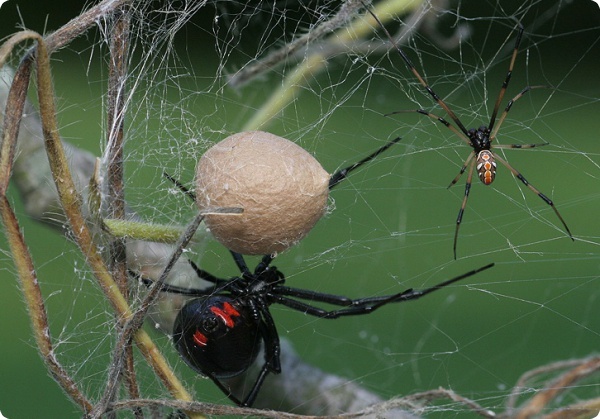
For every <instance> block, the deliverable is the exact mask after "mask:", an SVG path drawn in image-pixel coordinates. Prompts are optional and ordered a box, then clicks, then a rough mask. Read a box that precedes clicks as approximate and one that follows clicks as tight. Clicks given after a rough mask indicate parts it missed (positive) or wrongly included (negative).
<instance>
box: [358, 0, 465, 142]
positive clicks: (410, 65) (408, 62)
mask: <svg viewBox="0 0 600 419" xmlns="http://www.w3.org/2000/svg"><path fill="white" fill-rule="evenodd" d="M363 5H364V6H365V8H366V9H367V12H369V14H370V15H371V16H373V18H374V19H375V21H376V22H377V24H378V25H379V27H381V29H382V30H383V32H384V33H385V34H386V36H387V37H388V39H389V40H390V43H391V44H392V46H393V47H394V48H395V49H396V51H398V54H400V57H402V59H403V60H404V62H405V63H406V66H407V67H408V69H409V70H410V71H411V72H412V73H413V74H414V76H415V77H416V78H417V80H419V83H421V85H422V86H423V87H424V88H425V90H427V93H429V94H430V95H431V97H432V98H433V100H434V101H435V102H437V104H438V105H440V107H441V108H442V109H444V111H446V113H447V114H448V116H450V118H451V119H452V120H453V121H454V123H455V124H456V125H457V126H458V128H460V130H461V131H462V132H463V134H464V135H468V130H467V128H465V126H464V125H463V123H462V122H461V121H460V119H458V116H456V114H455V113H454V112H453V111H452V109H450V107H448V105H446V103H445V102H444V101H443V100H442V99H441V98H440V97H439V96H438V95H437V93H435V92H434V91H433V89H432V88H431V87H430V86H429V85H428V84H427V82H426V81H425V79H424V78H423V77H422V76H421V74H419V72H418V71H417V69H416V67H415V66H414V65H413V63H412V61H411V60H410V58H408V55H406V54H405V53H404V51H403V50H402V48H400V46H399V45H398V44H396V42H394V39H393V38H392V36H391V35H390V33H389V32H388V30H387V29H386V28H385V26H383V23H381V21H380V20H379V18H378V17H377V16H376V15H375V13H373V12H372V11H371V9H370V8H369V7H368V6H367V5H365V4H364V3H363Z"/></svg>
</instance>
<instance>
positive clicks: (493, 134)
mask: <svg viewBox="0 0 600 419" xmlns="http://www.w3.org/2000/svg"><path fill="white" fill-rule="evenodd" d="M546 87H547V86H543V85H540V86H526V87H525V88H524V89H523V90H521V91H520V92H519V93H518V94H517V95H516V96H515V97H513V98H512V99H511V100H509V101H508V103H507V104H506V108H504V112H502V115H500V119H498V125H496V126H495V127H494V128H493V129H492V125H490V126H489V129H490V130H491V134H490V142H492V141H494V140H495V139H496V135H497V134H498V130H499V129H500V127H501V126H502V123H503V122H504V120H505V119H506V115H508V112H509V111H510V109H511V108H512V106H513V105H514V103H515V102H516V101H517V100H519V99H521V98H522V97H523V95H525V93H527V92H529V91H530V90H532V89H545V88H546ZM494 111H495V112H497V109H494ZM493 117H494V118H495V115H493Z"/></svg>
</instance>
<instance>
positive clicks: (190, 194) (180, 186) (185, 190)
mask: <svg viewBox="0 0 600 419" xmlns="http://www.w3.org/2000/svg"><path fill="white" fill-rule="evenodd" d="M163 176H164V177H166V178H167V179H168V180H170V181H171V182H173V184H174V185H175V186H177V188H178V189H179V190H180V191H181V192H183V193H184V194H186V195H187V196H188V197H189V198H190V199H191V200H192V201H194V202H196V194H195V193H194V192H192V191H190V190H189V189H188V188H187V187H186V186H185V185H184V184H183V183H181V182H180V181H178V180H177V179H175V178H174V177H173V176H171V175H170V174H168V173H167V172H163Z"/></svg>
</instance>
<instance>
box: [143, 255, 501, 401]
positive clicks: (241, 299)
mask: <svg viewBox="0 0 600 419" xmlns="http://www.w3.org/2000/svg"><path fill="white" fill-rule="evenodd" d="M231 254H232V255H233V258H234V260H235V262H236V264H237V266H238V268H239V269H240V272H241V275H240V276H238V277H234V278H230V279H220V278H217V277H215V276H214V275H212V274H210V273H208V272H206V271H204V270H202V269H200V268H198V267H197V266H196V265H195V264H194V263H193V262H190V264H191V266H192V267H193V268H194V270H195V271H196V273H197V274H198V276H199V277H200V278H201V279H204V280H206V281H208V282H211V283H212V284H213V285H212V286H210V287H208V288H205V289H201V290H194V289H187V288H180V287H175V286H172V285H168V284H163V286H162V291H165V292H170V293H177V294H183V295H188V296H192V297H196V298H193V299H191V300H190V301H188V302H187V303H186V304H185V305H184V306H183V308H182V309H181V310H180V312H179V314H178V315H177V318H176V320H175V326H174V329H173V341H174V344H175V347H176V348H177V350H178V351H179V353H180V355H181V356H182V358H183V359H184V360H185V362H186V363H187V364H188V365H189V366H190V367H192V368H193V369H194V370H195V371H197V372H198V373H200V374H202V375H205V376H207V377H209V378H210V379H211V380H213V382H214V383H215V384H216V385H217V386H218V387H219V388H220V389H221V390H222V391H223V392H224V393H225V394H227V396H228V397H229V398H230V399H231V400H232V401H234V402H235V403H236V404H238V405H241V406H250V405H252V403H253V402H254V400H255V399H256V396H257V395H258V392H259V390H260V387H261V385H262V383H263V381H264V379H265V378H266V376H267V375H268V374H269V373H273V374H278V373H280V372H281V362H280V358H279V356H280V351H281V347H280V342H279V334H278V333H277V328H276V326H275V322H274V320H273V317H272V316H271V313H270V311H269V306H270V305H271V304H274V303H278V304H282V305H285V306H287V307H289V308H292V309H294V310H297V311H300V312H302V313H305V314H308V315H311V316H315V317H320V318H325V319H336V318H339V317H342V316H352V315H362V314H368V313H371V312H373V311H374V310H376V309H378V308H380V307H382V306H384V305H386V304H389V303H399V302H403V301H409V300H416V299H418V298H420V297H423V296H424V295H427V294H429V293H431V292H433V291H436V290H438V289H441V288H443V287H445V286H448V285H450V284H453V283H455V282H457V281H459V280H461V279H464V278H466V277H468V276H471V275H474V274H476V273H478V272H481V271H483V270H485V269H488V268H490V267H492V264H490V265H487V266H484V267H482V268H479V269H476V270H473V271H470V272H468V273H466V274H463V275H460V276H457V277H455V278H452V279H450V280H447V281H444V282H442V283H440V284H438V285H435V286H433V287H430V288H426V289H424V290H413V289H408V290H405V291H402V292H399V293H397V294H393V295H386V296H377V297H367V298H359V299H355V300H353V299H350V298H348V297H344V296H339V295H334V294H324V293H320V292H314V291H310V290H303V289H298V288H291V287H288V286H285V285H284V282H285V277H284V275H283V273H281V272H280V271H279V270H278V269H277V268H276V267H275V266H270V263H271V261H272V257H271V256H264V257H263V259H262V261H261V262H260V263H259V264H258V265H257V267H256V268H255V270H254V272H251V271H250V270H249V269H248V266H247V265H246V262H245V260H244V258H243V256H242V255H240V254H238V253H235V252H231ZM142 280H143V281H144V282H145V283H146V285H151V284H152V281H151V280H148V279H146V278H142ZM301 300H304V301H301ZM305 301H306V302H305ZM315 302H316V303H325V304H331V305H334V306H338V307H339V308H337V309H334V310H331V311H329V310H325V309H322V308H319V307H316V306H314V305H312V304H313V303H315ZM262 345H264V363H263V366H262V368H261V370H260V372H259V374H258V377H257V378H256V381H255V382H254V385H253V387H252V389H251V390H250V391H249V393H248V394H247V395H246V396H245V397H243V398H241V397H237V396H235V395H233V394H232V393H231V391H230V390H229V389H228V388H227V387H226V386H225V385H224V384H223V383H222V382H221V381H220V380H221V379H225V378H230V377H234V376H236V375H239V374H242V373H244V372H245V371H246V370H247V369H248V368H249V367H250V365H251V364H252V363H253V362H254V361H255V360H256V358H257V356H258V353H259V351H260V348H261V346H262Z"/></svg>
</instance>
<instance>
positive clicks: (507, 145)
mask: <svg viewBox="0 0 600 419" xmlns="http://www.w3.org/2000/svg"><path fill="white" fill-rule="evenodd" d="M549 144H550V143H548V142H546V143H537V144H494V145H493V146H492V148H518V149H523V148H534V147H542V146H545V145H549ZM495 155H496V153H494V156H495Z"/></svg>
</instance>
